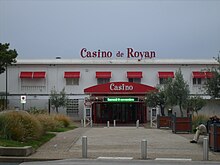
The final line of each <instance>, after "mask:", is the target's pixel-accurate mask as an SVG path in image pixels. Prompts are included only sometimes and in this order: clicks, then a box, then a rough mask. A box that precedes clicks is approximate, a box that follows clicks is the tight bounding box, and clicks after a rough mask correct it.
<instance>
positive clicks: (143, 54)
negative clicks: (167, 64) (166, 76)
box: [80, 48, 156, 60]
mask: <svg viewBox="0 0 220 165" xmlns="http://www.w3.org/2000/svg"><path fill="white" fill-rule="evenodd" d="M80 56H81V57H82V58H89V59H95V58H96V59H108V58H112V57H117V58H124V57H126V58H128V59H132V58H136V59H138V60H142V59H151V58H155V57H156V52H155V51H137V50H134V49H133V48H127V49H126V52H125V53H124V52H122V51H117V53H113V52H112V51H105V50H100V49H99V50H87V49H86V48H82V49H81V51H80Z"/></svg>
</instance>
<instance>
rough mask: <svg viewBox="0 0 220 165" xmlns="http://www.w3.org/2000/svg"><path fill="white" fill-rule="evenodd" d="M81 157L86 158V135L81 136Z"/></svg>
mask: <svg viewBox="0 0 220 165" xmlns="http://www.w3.org/2000/svg"><path fill="white" fill-rule="evenodd" d="M82 157H83V158H87V136H83V137H82Z"/></svg>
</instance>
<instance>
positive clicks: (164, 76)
mask: <svg viewBox="0 0 220 165" xmlns="http://www.w3.org/2000/svg"><path fill="white" fill-rule="evenodd" d="M158 77H159V83H160V84H166V82H167V80H168V79H169V78H174V72H158Z"/></svg>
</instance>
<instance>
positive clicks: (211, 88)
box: [205, 56, 220, 99]
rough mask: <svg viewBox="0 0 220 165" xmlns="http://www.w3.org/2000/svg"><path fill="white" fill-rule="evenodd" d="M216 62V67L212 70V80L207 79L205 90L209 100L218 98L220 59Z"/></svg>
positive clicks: (219, 91) (219, 94)
mask: <svg viewBox="0 0 220 165" xmlns="http://www.w3.org/2000/svg"><path fill="white" fill-rule="evenodd" d="M216 61H217V62H218V63H219V65H218V67H216V68H212V69H211V73H212V78H209V79H207V82H206V85H205V89H206V92H207V94H208V95H210V96H211V98H213V99H215V98H220V58H219V56H218V57H217V58H216Z"/></svg>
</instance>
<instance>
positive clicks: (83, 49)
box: [81, 48, 86, 58]
mask: <svg viewBox="0 0 220 165" xmlns="http://www.w3.org/2000/svg"><path fill="white" fill-rule="evenodd" d="M83 52H86V48H82V50H81V57H82V58H86V56H83Z"/></svg>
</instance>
